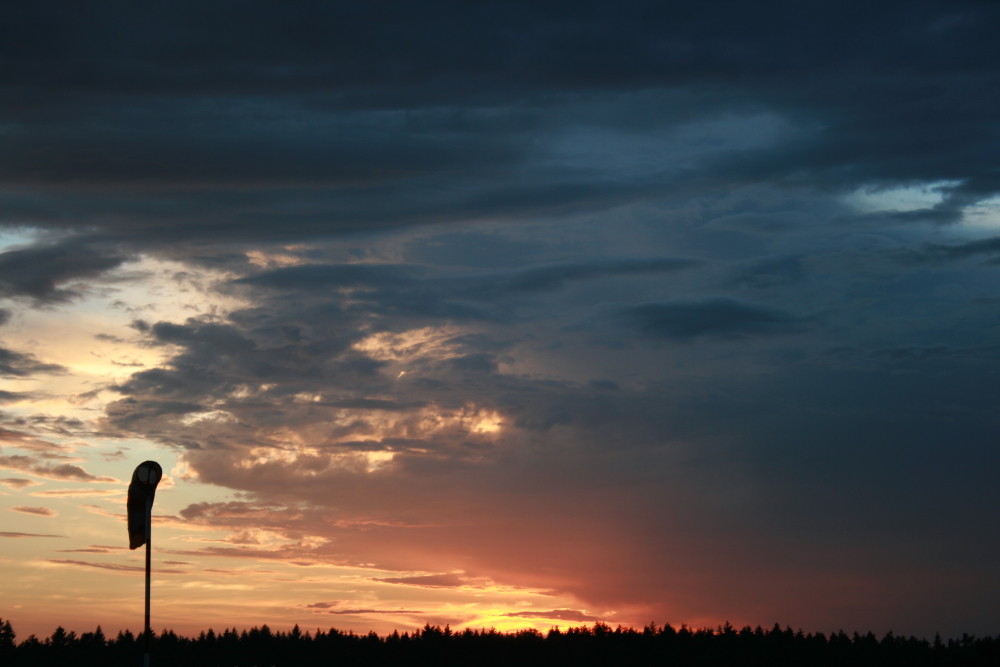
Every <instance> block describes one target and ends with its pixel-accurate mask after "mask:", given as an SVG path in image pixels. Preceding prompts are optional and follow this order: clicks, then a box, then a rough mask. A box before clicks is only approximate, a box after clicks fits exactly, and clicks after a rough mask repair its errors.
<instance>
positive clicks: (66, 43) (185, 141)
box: [0, 2, 998, 298]
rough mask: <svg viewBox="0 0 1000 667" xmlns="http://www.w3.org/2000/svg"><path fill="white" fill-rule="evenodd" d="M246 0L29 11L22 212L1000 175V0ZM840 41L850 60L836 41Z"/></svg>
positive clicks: (587, 197)
mask: <svg viewBox="0 0 1000 667" xmlns="http://www.w3.org/2000/svg"><path fill="white" fill-rule="evenodd" d="M226 7H227V6H226V5H225V4H224V5H220V6H219V7H215V8H212V9H205V8H201V7H197V8H196V7H193V6H189V5H181V6H179V7H177V8H176V9H174V10H171V11H160V10H148V9H144V8H136V7H130V6H129V7H126V6H124V5H123V6H120V7H115V8H114V11H110V10H108V13H107V14H105V10H102V11H99V12H96V13H95V15H93V16H91V15H82V14H79V13H77V12H75V11H73V10H66V11H59V12H57V13H53V12H51V11H47V10H46V13H45V18H44V20H43V19H42V18H40V17H39V16H37V15H36V14H35V12H36V11H41V10H34V9H28V8H21V9H19V10H18V12H17V17H12V24H13V25H18V26H19V27H20V29H19V30H16V31H13V32H11V33H8V34H7V35H5V53H6V62H7V64H8V67H7V68H5V72H6V73H5V76H4V78H3V79H2V80H0V85H2V86H3V87H4V88H5V90H6V91H7V95H6V96H5V99H8V100H16V102H14V101H10V102H7V103H6V104H4V105H3V106H2V107H0V115H2V117H3V119H4V120H5V127H7V128H8V131H7V132H6V133H5V135H4V140H3V144H4V146H3V148H4V150H3V152H2V153H3V155H5V156H7V157H6V158H5V159H4V160H3V161H0V180H2V181H3V182H5V183H6V184H7V186H6V188H5V190H6V193H5V195H4V197H3V202H4V210H5V211H6V212H7V213H6V216H7V217H6V219H7V220H8V221H9V223H10V224H24V223H25V222H28V223H30V224H36V225H42V226H48V227H53V228H67V229H73V228H79V227H81V226H85V227H88V228H92V229H96V230H97V233H98V234H104V235H105V236H106V238H117V239H121V240H123V241H127V242H128V243H130V244H133V245H137V246H141V247H145V248H146V249H147V250H150V251H156V247H155V246H154V244H156V243H159V242H160V241H162V240H163V239H167V238H171V239H173V240H175V241H176V242H178V243H183V242H184V241H190V240H192V239H197V240H200V241H210V240H213V239H220V238H231V234H232V232H233V231H234V230H237V229H238V230H239V233H240V235H241V237H242V239H243V240H247V241H249V240H256V241H277V240H281V239H289V238H302V237H310V236H311V237H321V236H323V235H327V234H335V233H343V232H346V231H360V230H365V229H375V228H385V227H394V226H409V225H412V224H414V223H416V224H424V223H428V222H444V221H452V222H455V221H462V220H468V219H482V218H483V217H489V216H497V215H504V216H508V217H510V218H512V219H518V218H520V219H525V218H527V217H529V216H533V217H534V216H539V215H548V216H564V215H576V214H579V213H581V212H586V211H593V210H596V209H607V208H609V207H614V206H618V205H621V204H625V203H629V202H636V201H643V200H647V199H649V198H656V197H663V196H665V195H667V194H672V195H675V196H676V195H677V194H678V193H681V192H689V191H691V185H692V184H697V183H700V184H701V186H702V187H707V186H708V184H715V185H719V184H720V183H722V182H725V183H727V184H728V185H732V184H733V183H734V182H756V183H761V182H769V183H785V184H788V185H797V184H798V185H801V184H808V185H813V186H817V187H821V188H834V189H838V188H840V189H843V188H850V187H854V186H856V185H858V184H871V183H882V184H898V183H906V182H914V181H925V182H926V181H940V180H949V181H955V182H957V183H958V185H955V186H953V187H952V190H951V193H950V194H949V196H948V198H947V204H946V205H945V206H944V207H943V208H942V210H944V209H945V208H950V212H949V214H950V215H954V214H956V212H959V213H958V214H960V210H961V208H962V207H964V206H967V205H968V204H969V203H971V202H974V201H978V200H981V199H983V198H985V197H987V196H989V194H990V193H995V192H997V191H998V185H997V183H996V182H995V179H992V178H991V177H990V175H989V169H990V166H991V165H992V155H993V152H994V151H992V150H991V145H992V140H993V137H994V132H995V119H994V117H993V116H994V115H993V113H992V109H993V106H994V102H995V100H994V99H993V97H992V96H991V93H990V91H993V90H995V89H996V88H997V86H996V85H995V84H996V73H995V71H994V70H993V69H992V68H991V67H989V65H988V64H987V63H991V62H995V60H996V56H997V47H996V46H995V44H994V43H993V41H992V40H991V39H990V36H989V34H988V33H987V32H985V31H984V28H983V26H986V25H990V24H991V23H992V22H993V21H994V20H995V19H996V16H997V14H996V12H997V10H996V8H995V7H992V6H990V5H988V4H986V3H964V2H963V3H933V2H932V3H927V4H925V5H921V7H920V8H913V7H912V6H911V5H910V4H905V5H904V4H902V3H886V4H885V5H883V6H880V7H879V8H878V9H877V10H872V8H871V7H866V8H865V12H864V13H863V15H861V18H860V19H859V18H858V17H859V14H858V13H857V12H856V11H855V8H854V7H853V5H852V3H845V4H844V6H843V7H833V6H824V7H823V8H812V9H811V10H810V11H809V12H808V13H807V12H805V10H804V9H803V8H801V7H799V6H796V5H795V4H794V3H787V4H784V3H783V4H780V5H777V6H772V7H770V8H769V11H761V10H760V9H759V8H757V9H755V10H754V11H750V10H749V9H748V8H746V7H744V6H742V5H741V4H740V3H727V4H726V7H725V11H715V10H712V9H708V8H695V9H690V8H677V7H664V6H661V5H659V4H658V3H650V2H630V3H626V4H625V5H623V6H622V7H620V8H618V9H617V10H616V11H615V12H608V11H607V7H606V5H603V4H601V3H597V2H578V3H572V4H568V3H567V4H564V3H553V4H548V3H547V4H546V6H544V7H542V6H538V5H521V4H511V3H476V5H475V6H469V5H467V4H464V3H444V4H441V5H435V6H434V7H432V8H428V7H422V8H421V9H420V10H419V11H417V10H416V9H415V8H414V7H412V6H409V5H407V4H405V3H393V4H391V5H389V6H388V7H387V8H384V9H382V8H380V9H376V8H374V7H372V6H370V5H367V4H364V3H359V4H352V3H348V4H345V5H340V4H338V5H336V6H329V5H320V4H309V5H308V6H305V7H297V8H296V9H295V10H294V11H293V10H292V9H290V8H285V7H281V6H272V5H267V4H262V5H259V6H255V7H254V8H253V9H252V10H248V9H247V8H246V7H244V6H240V8H239V9H238V10H236V9H227V8H226ZM190 12H197V14H198V19H197V20H191V19H190ZM904 14H905V16H906V20H905V21H904V22H902V23H901V22H900V20H899V17H900V16H901V15H904ZM303 15H304V16H308V17H309V18H308V20H306V21H305V22H304V23H303V22H302V21H301V20H300V17H301V16H303ZM40 25H45V26H47V29H46V30H44V31H39V29H38V28H36V27H34V26H40ZM179 26H183V30H181V29H180V28H179ZM213 26H224V32H225V34H227V35H229V38H228V39H227V40H226V41H225V42H224V43H220V42H219V40H218V39H217V34H218V30H221V29H222V28H213ZM457 26H461V28H460V29H456V27H457ZM747 26H752V29H747ZM526 27H527V29H526ZM182 32H183V34H185V40H184V44H183V45H181V44H179V43H178V42H177V41H175V40H174V39H173V38H172V36H175V35H177V34H181V33H182ZM361 35H364V36H365V37H364V38H363V39H362V38H361V37H360V36H361ZM845 39H846V40H847V41H848V42H849V44H850V52H851V54H852V56H851V59H850V62H847V61H845V60H844V59H843V58H841V57H835V55H834V54H841V53H842V52H843V49H844V43H845V42H844V40H845ZM250 45H252V48H251V47H250ZM118 49H124V50H125V51H127V52H128V53H129V54H130V57H129V58H121V57H119V54H120V53H121V51H120V50H118ZM456 53H460V54H462V57H460V58H456V57H455V54H456ZM595 53H600V54H602V55H601V57H600V58H597V59H595V57H594V55H593V54H595ZM194 54H197V55H194ZM68 60H72V61H73V62H74V63H75V66H74V69H73V71H74V75H73V77H72V79H71V80H68V79H67V78H66V74H65V72H66V68H65V66H64V63H65V62H66V61H68ZM348 63H349V65H348ZM789 63H793V64H792V65H791V66H790V65H789ZM858 72H864V76H859V75H858V74H857V73H858ZM657 95H660V96H661V97H660V98H657ZM956 99H958V100H962V103H961V104H956V103H954V100H956ZM692 100H696V102H693V101H692ZM609 107H614V113H609V112H608V109H609ZM762 108H763V109H767V110H769V111H771V112H773V113H775V114H777V115H781V116H785V117H787V118H789V119H791V125H792V126H793V127H799V128H803V130H802V131H801V132H799V133H798V134H797V135H796V136H794V137H790V138H788V140H786V141H782V142H778V144H777V145H775V146H772V147H770V148H764V149H759V150H730V151H725V150H723V151H715V153H718V155H716V156H715V157H714V158H713V159H712V160H710V161H709V162H707V163H703V164H699V165H692V164H687V165H685V166H684V167H683V168H678V167H676V166H672V167H671V168H670V169H667V170H660V171H658V170H657V169H656V168H653V169H644V170H642V173H647V174H651V176H649V177H648V178H646V179H645V182H640V181H642V180H643V179H640V178H637V177H636V175H635V174H631V175H630V178H627V179H625V178H622V177H621V175H620V174H617V173H616V172H615V170H614V169H612V168H609V166H608V165H601V164H598V165H593V166H592V167H589V168H579V169H576V170H575V172H574V170H571V169H569V168H568V166H566V167H564V168H563V169H562V170H560V171H559V173H553V172H554V171H555V170H551V169H550V170H548V171H546V170H545V169H543V168H540V167H537V166H535V165H537V164H538V160H537V158H538V156H539V153H542V154H544V152H545V151H544V148H543V147H544V146H545V144H546V139H547V138H548V137H549V136H550V135H551V133H552V129H553V128H556V127H564V126H567V125H571V126H578V127H591V128H612V129H616V130H617V129H619V128H629V127H639V128H640V129H642V130H643V131H650V130H655V129H660V128H664V127H668V128H669V127H674V126H677V125H678V124H681V123H685V122H690V120H691V119H692V118H704V117H705V116H706V115H710V116H714V117H718V116H725V115H726V114H727V113H730V112H732V111H734V110H735V111H736V112H742V111H746V112H750V111H753V112H759V110H760V109H762ZM917 139H919V140H917ZM53 145H56V146H58V147H59V150H50V149H49V148H48V147H50V146H53ZM70 211H72V214H70V213H69V212H70ZM159 252H164V253H167V252H171V250H170V249H167V248H160V249H159ZM20 289H29V286H27V285H24V286H22V287H21V288H20ZM31 289H33V290H34V291H36V292H37V291H38V289H39V288H37V287H34V288H31ZM47 294H48V295H49V298H53V297H54V295H57V294H58V293H55V292H51V290H50V291H49V292H48V293H47Z"/></svg>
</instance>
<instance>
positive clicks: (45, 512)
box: [10, 505, 56, 517]
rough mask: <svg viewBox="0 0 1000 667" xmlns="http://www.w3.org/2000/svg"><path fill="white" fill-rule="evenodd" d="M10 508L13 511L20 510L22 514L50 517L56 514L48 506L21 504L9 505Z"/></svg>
mask: <svg viewBox="0 0 1000 667" xmlns="http://www.w3.org/2000/svg"><path fill="white" fill-rule="evenodd" d="M10 509H11V510H13V511H15V512H22V513H24V514H34V515H36V516H50V517H51V516H55V515H56V513H55V512H54V511H53V510H51V509H49V508H48V507H26V506H23V505H22V506H18V507H11V508H10Z"/></svg>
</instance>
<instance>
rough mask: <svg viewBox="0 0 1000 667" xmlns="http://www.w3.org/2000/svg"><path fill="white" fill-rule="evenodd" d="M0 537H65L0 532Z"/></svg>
mask: <svg viewBox="0 0 1000 667" xmlns="http://www.w3.org/2000/svg"><path fill="white" fill-rule="evenodd" d="M0 537H66V536H65V535H45V534H41V533H11V532H7V531H0Z"/></svg>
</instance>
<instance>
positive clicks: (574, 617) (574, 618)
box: [504, 609, 604, 623]
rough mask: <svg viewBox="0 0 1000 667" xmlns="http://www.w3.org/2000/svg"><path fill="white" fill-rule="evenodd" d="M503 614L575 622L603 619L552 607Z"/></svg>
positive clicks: (576, 611) (513, 616) (581, 612)
mask: <svg viewBox="0 0 1000 667" xmlns="http://www.w3.org/2000/svg"><path fill="white" fill-rule="evenodd" d="M504 616H510V617H512V618H552V619H556V620H559V621H571V622H577V623H589V622H594V621H601V620H604V619H602V618H601V617H600V616H593V615H591V614H588V613H586V612H583V611H578V610H576V609H553V610H551V611H516V612H508V613H506V614H504Z"/></svg>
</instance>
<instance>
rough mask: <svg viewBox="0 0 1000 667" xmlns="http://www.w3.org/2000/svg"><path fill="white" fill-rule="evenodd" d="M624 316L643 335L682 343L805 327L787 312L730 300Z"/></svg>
mask: <svg viewBox="0 0 1000 667" xmlns="http://www.w3.org/2000/svg"><path fill="white" fill-rule="evenodd" d="M622 315H623V317H624V318H625V320H626V321H627V322H629V323H630V324H632V325H633V326H634V327H636V329H637V330H638V331H639V332H641V333H642V334H643V335H646V336H649V337H652V338H664V339H672V340H678V341H688V340H694V339H696V338H701V337H719V338H732V337H743V336H760V335H772V334H783V333H793V332H796V331H799V330H801V328H802V324H803V321H802V320H801V319H800V318H798V317H795V316H793V315H792V314H790V313H788V312H786V311H783V310H779V309H777V308H771V307H768V306H761V305H757V304H753V303H748V302H746V301H741V300H738V299H733V298H729V297H717V298H710V299H702V300H690V301H670V302H661V303H645V304H639V305H636V306H630V307H628V308H626V309H624V311H623V313H622Z"/></svg>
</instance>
